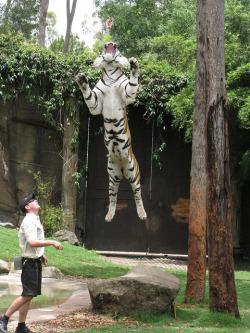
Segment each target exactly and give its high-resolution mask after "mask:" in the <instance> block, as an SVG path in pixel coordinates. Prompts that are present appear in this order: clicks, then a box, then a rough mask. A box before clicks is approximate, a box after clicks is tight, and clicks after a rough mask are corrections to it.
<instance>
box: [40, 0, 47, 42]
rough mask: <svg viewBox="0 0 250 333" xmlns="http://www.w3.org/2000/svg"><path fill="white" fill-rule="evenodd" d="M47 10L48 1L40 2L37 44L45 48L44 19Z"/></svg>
mask: <svg viewBox="0 0 250 333" xmlns="http://www.w3.org/2000/svg"><path fill="white" fill-rule="evenodd" d="M48 8H49V0H42V2H41V10H40V18H39V29H38V44H39V45H40V46H42V47H45V36H46V17H47V12H48Z"/></svg>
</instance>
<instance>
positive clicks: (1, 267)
mask: <svg viewBox="0 0 250 333" xmlns="http://www.w3.org/2000/svg"><path fill="white" fill-rule="evenodd" d="M9 271H10V268H9V263H8V262H6V261H4V260H1V259H0V274H5V273H9Z"/></svg>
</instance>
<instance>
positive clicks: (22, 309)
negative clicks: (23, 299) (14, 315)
mask: <svg viewBox="0 0 250 333" xmlns="http://www.w3.org/2000/svg"><path fill="white" fill-rule="evenodd" d="M30 301H31V299H30V300H29V301H28V302H27V303H25V304H24V305H23V306H21V307H20V309H19V323H25V321H26V317H27V314H28V311H29V308H30Z"/></svg>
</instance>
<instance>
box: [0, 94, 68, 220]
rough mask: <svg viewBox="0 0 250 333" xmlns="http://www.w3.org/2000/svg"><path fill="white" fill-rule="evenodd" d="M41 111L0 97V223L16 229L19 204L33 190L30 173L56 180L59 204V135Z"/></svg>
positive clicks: (20, 102)
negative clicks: (11, 224) (8, 223)
mask: <svg viewBox="0 0 250 333" xmlns="http://www.w3.org/2000/svg"><path fill="white" fill-rule="evenodd" d="M43 114H44V110H43V109H42V108H38V107H36V106H35V105H32V104H30V103H28V102H27V100H25V98H24V97H23V96H19V97H17V98H16V99H15V100H11V101H8V100H6V101H5V100H3V99H1V98H0V221H2V222H12V223H14V225H16V226H18V224H19V222H20V221H19V220H20V211H19V201H20V199H21V198H22V197H24V196H25V195H27V194H28V193H30V192H31V191H32V190H33V188H34V179H33V175H32V174H30V173H29V172H28V171H29V170H30V171H31V172H32V173H35V172H37V171H38V170H39V171H41V173H42V175H43V177H44V179H45V180H46V179H48V181H49V179H50V178H51V177H54V176H55V177H56V186H55V188H56V189H57V193H56V194H55V196H54V198H53V200H54V201H55V202H59V201H60V195H61V193H60V190H61V169H62V159H61V157H60V154H59V153H60V151H61V149H62V140H61V138H60V135H59V134H58V133H57V132H56V131H55V130H53V129H51V128H49V126H48V125H47V124H46V122H45V119H44V116H43Z"/></svg>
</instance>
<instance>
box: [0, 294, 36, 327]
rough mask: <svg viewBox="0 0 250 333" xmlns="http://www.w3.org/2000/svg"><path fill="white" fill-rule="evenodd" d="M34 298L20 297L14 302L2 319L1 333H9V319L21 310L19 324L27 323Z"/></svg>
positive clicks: (0, 323)
mask: <svg viewBox="0 0 250 333" xmlns="http://www.w3.org/2000/svg"><path fill="white" fill-rule="evenodd" d="M32 298H33V296H19V297H18V298H17V299H15V300H14V302H12V304H11V305H10V307H9V308H8V310H7V311H6V313H5V315H4V316H2V317H1V318H0V333H7V332H8V331H7V325H8V320H9V317H10V316H11V315H12V314H13V313H14V312H16V311H17V310H19V322H25V319H26V317H27V313H28V310H29V306H30V301H31V300H32Z"/></svg>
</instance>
